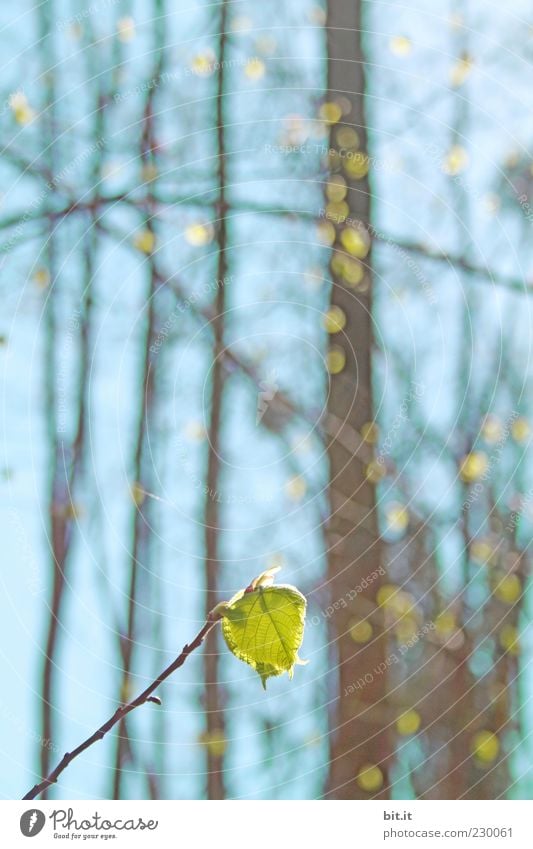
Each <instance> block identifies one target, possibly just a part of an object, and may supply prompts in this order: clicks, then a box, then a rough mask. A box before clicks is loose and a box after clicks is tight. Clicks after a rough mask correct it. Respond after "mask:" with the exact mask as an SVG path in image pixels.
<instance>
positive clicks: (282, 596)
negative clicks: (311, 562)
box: [221, 573, 307, 689]
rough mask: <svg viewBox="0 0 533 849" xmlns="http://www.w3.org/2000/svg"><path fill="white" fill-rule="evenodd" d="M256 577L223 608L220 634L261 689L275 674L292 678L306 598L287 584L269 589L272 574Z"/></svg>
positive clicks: (302, 632)
mask: <svg viewBox="0 0 533 849" xmlns="http://www.w3.org/2000/svg"><path fill="white" fill-rule="evenodd" d="M266 576H267V573H263V575H260V576H259V578H256V579H255V581H252V583H251V584H250V585H249V586H248V587H247V589H246V590H241V591H240V592H239V593H237V595H235V596H234V597H233V598H232V599H231V601H229V602H227V604H225V605H224V608H223V610H221V613H222V633H223V634H224V639H225V640H226V643H227V644H228V648H229V650H230V651H231V652H233V654H234V655H235V657H238V658H239V660H243V661H244V662H245V663H248V664H249V665H250V666H251V667H252V668H253V669H255V671H256V672H257V674H258V675H259V677H260V678H261V682H262V684H263V687H264V688H265V689H266V682H267V680H268V679H269V678H271V677H273V676H274V675H282V674H283V673H284V672H288V674H289V678H292V676H293V671H294V667H295V665H296V664H304V663H307V661H302V660H300V658H299V657H298V649H299V648H300V646H301V644H302V640H303V635H304V625H305V609H306V606H307V602H306V600H305V597H304V596H303V595H302V594H301V592H299V591H298V590H297V589H296V587H291V586H289V585H288V584H280V585H279V586H269V585H268V584H269V583H271V581H272V580H273V577H272V573H269V574H268V579H267V580H265V578H266Z"/></svg>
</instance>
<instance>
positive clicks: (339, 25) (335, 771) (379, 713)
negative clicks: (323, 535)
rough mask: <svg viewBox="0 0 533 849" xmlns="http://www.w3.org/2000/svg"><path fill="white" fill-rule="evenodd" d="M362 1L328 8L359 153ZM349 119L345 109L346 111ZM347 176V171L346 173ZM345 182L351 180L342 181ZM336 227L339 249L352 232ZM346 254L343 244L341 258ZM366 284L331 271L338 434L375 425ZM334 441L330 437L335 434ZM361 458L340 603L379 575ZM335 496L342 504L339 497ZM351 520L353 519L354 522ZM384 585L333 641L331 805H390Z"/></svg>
mask: <svg viewBox="0 0 533 849" xmlns="http://www.w3.org/2000/svg"><path fill="white" fill-rule="evenodd" d="M361 6H362V4H361V2H360V0H354V2H351V3H347V2H345V0H329V3H328V22H327V26H328V87H329V95H328V99H329V100H330V101H336V100H337V101H338V100H339V98H343V99H345V101H349V104H350V106H351V109H350V111H349V112H348V114H347V115H346V118H345V121H346V123H345V126H351V127H353V128H354V129H355V130H356V132H357V134H358V136H359V140H360V144H359V152H365V151H366V145H367V134H366V124H365V73H364V59H363V52H362V44H361ZM345 112H346V110H345ZM339 127H340V125H339V124H335V125H334V126H333V127H332V132H331V141H330V146H331V147H335V146H336V139H337V132H338V129H339ZM341 168H342V164H341ZM341 173H342V172H341ZM345 178H346V182H347V184H348V194H347V197H346V200H347V202H348V204H349V209H350V213H349V214H350V217H351V218H353V219H355V220H356V221H357V222H360V226H361V228H363V227H364V224H365V223H368V222H369V220H370V191H369V181H368V177H363V178H362V179H353V178H350V177H349V176H346V175H345ZM344 226H345V225H344V224H343V223H338V224H337V226H336V232H337V240H338V239H339V236H340V234H341V232H342V230H343V229H344ZM337 249H338V250H339V251H341V252H342V251H343V250H344V249H343V247H342V245H341V244H339V243H338V242H337V246H336V250H337ZM365 266H366V268H365V279H364V281H363V283H362V285H361V286H359V288H358V289H357V290H354V289H350V288H347V286H346V285H345V284H344V283H343V280H342V279H341V278H340V277H339V276H336V275H335V273H333V270H332V281H333V285H332V292H331V304H332V305H333V306H338V307H340V308H341V309H342V310H343V312H344V314H345V316H346V328H345V332H344V334H339V335H337V336H336V337H335V343H336V344H338V345H340V346H341V347H342V348H343V349H344V353H345V356H346V364H345V366H344V368H343V370H342V371H341V373H340V374H337V375H332V376H331V382H330V394H329V399H328V412H329V414H330V415H329V417H328V421H329V422H332V421H338V422H339V427H338V429H339V431H341V430H342V428H343V427H345V426H346V424H348V425H349V427H350V428H352V429H353V430H355V431H356V432H358V433H360V432H361V428H362V425H363V424H365V423H366V422H370V421H372V420H373V408H372V385H371V384H372V373H371V372H372V363H371V353H372V316H371V308H372V303H371V269H370V259H369V256H367V258H366V260H365ZM330 436H331V434H330ZM359 454H360V452H357V453H356V452H355V451H353V452H348V451H346V448H345V447H343V445H342V443H341V442H340V441H339V439H337V438H335V436H333V437H332V438H331V441H330V444H329V461H330V482H331V494H332V498H331V507H332V511H331V518H330V521H329V528H328V547H329V567H328V570H329V571H328V580H329V590H330V596H331V601H332V602H334V601H336V600H338V599H344V600H347V593H349V592H350V591H351V590H353V589H354V588H355V587H356V586H358V585H359V584H360V582H361V580H362V579H363V578H367V579H368V576H369V575H370V574H371V573H372V572H375V571H376V570H377V569H379V567H380V564H381V551H380V543H379V534H378V527H377V518H376V499H375V490H374V485H373V484H372V483H371V482H370V481H369V480H368V479H367V477H366V474H365V465H364V463H363V462H362V459H361V457H360V456H359ZM333 496H334V497H333ZM350 516H351V517H352V518H350ZM378 587H379V579H378V580H374V581H371V582H370V586H369V587H368V589H367V590H365V591H363V592H362V593H360V594H358V595H356V596H355V598H354V599H353V600H352V601H348V602H347V606H346V607H344V606H339V609H338V610H336V612H335V613H334V615H333V616H332V617H331V619H330V623H331V639H332V640H334V641H335V647H336V652H337V658H336V662H337V676H338V678H337V686H338V696H337V700H336V702H335V705H334V711H333V716H332V728H331V735H330V739H331V744H330V772H329V780H328V788H327V796H328V797H329V798H337V799H359V798H369V796H374V795H375V796H377V797H378V798H385V797H386V796H387V784H388V779H387V767H388V759H389V755H390V749H389V735H388V732H387V730H386V725H387V719H386V715H385V714H386V711H385V698H386V681H387V676H386V672H385V673H379V674H376V673H375V672H374V670H376V669H378V668H379V667H380V665H381V664H383V663H384V662H385V660H386V657H387V642H386V638H385V636H384V635H383V632H382V631H381V633H378V632H376V631H375V632H374V636H373V638H372V639H371V640H370V641H369V642H367V643H365V644H364V645H363V646H359V645H357V644H356V643H354V641H353V640H352V639H351V637H350V626H351V624H352V622H353V619H354V618H355V617H358V616H361V617H363V618H364V616H365V615H366V613H367V611H368V609H369V608H372V607H374V605H375V597H376V592H377V590H378ZM365 673H370V676H369V677H370V679H371V680H369V682H368V683H365V684H364V686H363V687H361V688H358V689H356V690H355V693H353V692H352V693H351V694H350V692H349V691H350V687H352V688H353V685H354V683H355V682H357V681H358V679H361V678H362V677H363V676H364V675H365ZM366 764H372V765H376V766H378V767H379V769H380V770H381V772H382V773H383V784H382V786H381V788H379V789H378V788H376V789H375V791H370V792H369V791H365V790H364V789H362V787H361V786H360V784H359V783H358V781H357V776H358V773H359V770H360V769H361V767H362V766H364V765H366Z"/></svg>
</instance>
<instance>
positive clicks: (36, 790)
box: [23, 614, 218, 799]
mask: <svg viewBox="0 0 533 849" xmlns="http://www.w3.org/2000/svg"><path fill="white" fill-rule="evenodd" d="M217 621H218V618H217V617H216V616H215V615H212V614H209V616H208V618H207V621H206V623H205V625H204V626H203V628H202V629H201V630H200V631H199V632H198V634H197V635H196V637H195V638H194V640H193V641H192V643H190V644H188V645H185V646H183V649H182V650H181V653H180V654H179V655H178V656H177V657H176V659H175V660H173V661H172V663H171V664H170V666H167V668H166V669H164V670H163V672H161V673H160V674H159V675H158V676H157V678H156V679H155V680H154V681H152V683H151V684H149V685H148V687H147V688H146V689H145V690H143V691H142V693H140V695H138V696H137V698H135V699H133V701H131V702H128V704H126V705H120V707H118V708H117V709H116V711H115V713H114V714H113V716H111V717H110V718H109V719H108V720H107V722H104V724H103V725H101V726H100V728H98V730H97V731H95V732H94V734H91V736H90V737H87V739H86V740H84V741H83V743H80V745H79V746H77V747H76V748H75V749H73V750H72V752H65V754H64V755H63V758H62V759H61V761H60V762H59V763H58V765H57V766H56V768H55V769H54V770H52V772H51V773H50V775H48V776H47V778H44V779H43V780H42V781H41V782H40V784H36V785H35V787H32V789H31V790H30V791H29V792H28V793H26V795H25V796H23V799H35V797H36V796H38V795H39V794H40V793H42V792H43V791H44V790H46V788H47V787H50V785H51V784H55V783H56V782H57V779H58V778H59V776H60V775H61V773H62V772H63V771H64V770H65V769H66V768H67V767H68V765H69V764H70V763H71V762H72V761H73V760H74V758H77V757H78V755H81V753H82V752H84V751H85V749H88V748H89V746H92V745H93V743H96V742H97V741H98V740H102V739H103V738H104V737H105V735H106V734H107V732H108V731H110V730H111V729H112V728H113V726H114V725H116V724H117V722H120V720H122V719H124V717H125V716H127V714H128V713H131V711H132V710H135V708H137V707H140V706H141V705H144V704H146V702H150V701H151V702H155V703H156V704H159V699H157V698H155V697H153V696H152V693H153V692H154V690H156V689H157V688H158V687H159V685H160V684H162V682H163V681H165V680H166V679H167V678H168V677H169V676H170V675H172V673H173V672H175V671H176V669H179V667H180V666H182V665H183V664H184V663H185V661H186V660H187V658H188V656H189V655H190V654H191V652H193V651H194V650H195V649H197V648H199V647H200V646H201V644H202V643H203V641H204V639H205V637H206V636H207V634H208V633H209V631H210V630H211V628H213V626H214V625H215V624H216V622H217Z"/></svg>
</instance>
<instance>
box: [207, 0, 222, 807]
mask: <svg viewBox="0 0 533 849" xmlns="http://www.w3.org/2000/svg"><path fill="white" fill-rule="evenodd" d="M226 26H227V3H226V0H223V2H222V5H221V10H220V22H219V27H220V33H219V65H220V68H219V71H218V83H217V100H216V129H217V155H218V203H217V214H218V227H217V240H218V262H217V280H218V281H219V285H218V287H217V295H216V300H215V306H214V317H213V320H212V322H211V327H212V329H213V337H214V339H213V368H212V386H211V410H210V417H209V424H208V441H209V448H208V457H207V476H206V490H207V491H206V496H205V508H204V544H205V613H206V615H207V614H208V613H209V611H210V610H211V609H212V608H213V606H214V605H215V604H216V603H217V600H218V599H217V592H218V578H219V572H220V560H219V545H220V493H219V486H220V459H219V457H220V427H221V414H222V396H223V389H224V360H223V355H222V353H223V348H224V311H225V308H226V297H225V287H224V284H223V282H222V281H223V280H224V277H225V276H226V272H227V259H226V250H227V203H226V140H225V123H224V122H225V115H224V95H225V90H224V89H225V70H224V67H225V64H224V63H225V56H226ZM218 641H219V635H218V633H217V631H212V632H211V633H210V634H208V636H207V640H206V649H205V653H204V655H203V661H204V683H205V700H204V706H205V712H206V732H207V739H206V753H207V798H208V799H223V798H224V795H225V791H224V778H223V754H222V752H221V751H220V749H219V748H217V747H216V746H214V745H212V742H214V741H216V740H217V738H221V737H223V736H224V711H223V705H222V699H221V696H222V694H221V691H220V685H219V642H218Z"/></svg>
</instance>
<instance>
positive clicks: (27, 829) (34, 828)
mask: <svg viewBox="0 0 533 849" xmlns="http://www.w3.org/2000/svg"><path fill="white" fill-rule="evenodd" d="M45 822H46V817H45V815H44V814H43V812H42V811H39V810H38V809H37V808H32V809H31V811H24V813H23V814H22V816H21V818H20V830H21V832H22V833H23V835H24V837H35V835H36V834H39V832H40V831H42V830H43V828H44V824H45Z"/></svg>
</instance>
